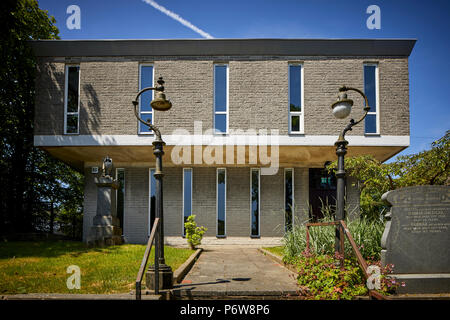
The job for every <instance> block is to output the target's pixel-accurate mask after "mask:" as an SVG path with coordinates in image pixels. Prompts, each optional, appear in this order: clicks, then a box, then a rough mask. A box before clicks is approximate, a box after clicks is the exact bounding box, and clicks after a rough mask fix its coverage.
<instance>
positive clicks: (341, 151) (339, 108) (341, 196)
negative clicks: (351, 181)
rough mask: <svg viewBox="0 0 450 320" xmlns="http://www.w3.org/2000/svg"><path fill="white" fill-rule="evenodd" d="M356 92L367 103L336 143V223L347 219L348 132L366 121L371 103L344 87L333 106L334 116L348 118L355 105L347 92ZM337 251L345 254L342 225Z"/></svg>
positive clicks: (336, 245)
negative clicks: (345, 164) (362, 113)
mask: <svg viewBox="0 0 450 320" xmlns="http://www.w3.org/2000/svg"><path fill="white" fill-rule="evenodd" d="M350 90H352V91H356V92H358V93H359V94H360V95H362V97H363V98H364V101H365V107H364V115H363V116H362V118H361V119H359V120H358V121H356V122H355V120H354V119H350V123H349V124H348V125H347V126H346V127H345V128H344V130H343V131H342V133H341V134H340V135H339V138H338V140H337V141H336V142H335V144H334V145H335V146H336V155H337V156H338V167H337V172H336V178H337V209H336V215H335V221H339V220H344V218H345V210H344V202H345V168H344V157H345V154H346V153H347V145H348V141H347V140H345V134H346V133H347V131H351V130H352V128H353V127H354V126H355V125H357V124H358V123H360V122H361V121H363V120H364V118H365V117H366V115H367V112H368V111H369V110H370V107H369V102H368V100H367V97H366V95H365V94H364V93H363V92H362V91H361V90H359V89H355V88H350V87H346V86H343V87H341V88H339V95H338V100H337V101H336V102H335V103H333V104H332V105H331V108H332V109H333V115H334V116H335V117H336V118H337V119H344V118H346V117H347V116H348V115H349V114H350V112H351V110H352V105H353V100H351V99H348V98H347V91H350ZM335 251H336V252H339V253H341V254H343V252H344V231H343V230H342V228H341V226H340V225H337V226H336V238H335Z"/></svg>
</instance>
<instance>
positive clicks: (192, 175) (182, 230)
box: [181, 168, 194, 238]
mask: <svg viewBox="0 0 450 320" xmlns="http://www.w3.org/2000/svg"><path fill="white" fill-rule="evenodd" d="M187 170H190V171H191V210H190V211H191V215H192V203H193V199H192V194H193V193H194V190H193V189H192V186H193V182H194V170H193V169H192V168H183V182H182V183H183V185H182V192H183V194H182V198H183V203H182V209H181V236H182V237H183V238H184V237H186V235H185V233H184V172H185V171H187Z"/></svg>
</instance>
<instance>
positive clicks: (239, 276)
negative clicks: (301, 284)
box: [173, 247, 297, 297]
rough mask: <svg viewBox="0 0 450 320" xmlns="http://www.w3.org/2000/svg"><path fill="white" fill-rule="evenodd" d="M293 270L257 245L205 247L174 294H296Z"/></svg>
mask: <svg viewBox="0 0 450 320" xmlns="http://www.w3.org/2000/svg"><path fill="white" fill-rule="evenodd" d="M296 290H297V285H296V281H295V277H293V273H292V272H291V271H289V270H287V269H286V268H284V267H283V266H281V265H280V264H278V263H276V262H275V261H273V260H272V259H270V258H269V257H266V256H265V255H263V254H262V253H261V252H259V251H258V249H256V248H254V247H253V248H252V247H236V248H229V247H228V248H220V247H217V248H214V247H210V248H207V249H205V250H204V251H203V252H202V254H201V255H200V258H199V259H198V261H197V262H196V263H195V265H194V266H193V267H192V269H191V271H190V272H189V273H188V274H187V275H186V277H185V278H184V280H183V282H182V283H181V284H179V285H176V286H174V290H173V293H174V294H175V295H177V296H184V297H196V296H198V297H202V296H204V297H206V296H210V297H214V296H217V297H219V296H271V297H274V296H286V295H296V294H297V293H296Z"/></svg>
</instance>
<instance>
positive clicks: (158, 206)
mask: <svg viewBox="0 0 450 320" xmlns="http://www.w3.org/2000/svg"><path fill="white" fill-rule="evenodd" d="M157 83H158V85H157V86H156V87H148V88H144V89H142V90H141V91H139V92H138V94H137V96H136V99H135V100H134V101H133V105H134V114H135V116H136V118H137V119H138V120H139V121H140V122H141V123H143V124H145V125H146V126H148V128H149V130H153V132H154V133H155V136H156V138H155V140H154V141H153V154H154V155H155V157H156V164H155V173H154V177H155V182H156V199H155V215H156V218H159V226H158V230H157V236H156V239H155V242H156V243H155V255H156V256H157V257H158V262H159V266H158V267H157V268H155V266H150V267H149V269H148V273H147V276H146V279H147V280H146V281H147V287H150V286H154V285H155V284H154V283H159V287H160V289H169V288H172V277H173V272H172V269H171V267H170V266H168V265H166V261H165V259H164V220H163V184H162V183H163V181H162V178H163V176H164V174H163V172H162V156H163V155H164V151H163V146H164V145H165V143H164V141H163V140H162V139H161V132H160V131H159V129H158V128H157V127H156V126H154V125H153V124H151V123H150V121H148V122H147V121H144V120H142V119H141V117H140V116H139V111H138V105H139V96H140V95H141V94H142V93H144V92H146V91H149V90H154V91H155V98H154V99H153V100H152V101H151V102H150V105H151V107H152V108H153V109H155V110H158V111H167V110H169V109H170V108H171V107H172V103H171V102H170V101H169V100H167V99H166V95H165V94H164V80H163V78H162V77H160V78H159V79H158V81H157ZM155 269H156V270H155ZM155 273H158V275H159V276H158V279H160V278H161V277H162V281H154V279H155V276H157V275H155ZM155 289H156V288H155Z"/></svg>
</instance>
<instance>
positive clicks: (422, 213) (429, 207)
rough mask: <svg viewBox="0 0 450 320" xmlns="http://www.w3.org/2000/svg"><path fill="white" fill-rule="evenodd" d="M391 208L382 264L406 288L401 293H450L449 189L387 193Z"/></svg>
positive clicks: (412, 188) (423, 189)
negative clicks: (388, 268) (389, 269)
mask: <svg viewBox="0 0 450 320" xmlns="http://www.w3.org/2000/svg"><path fill="white" fill-rule="evenodd" d="M382 199H383V200H385V201H387V202H388V203H389V204H390V205H391V206H392V207H391V209H390V212H389V213H388V214H387V215H386V218H387V219H388V221H387V223H386V227H385V230H384V233H383V236H382V239H381V247H382V251H381V262H382V265H383V266H385V265H388V264H392V265H394V274H393V276H394V277H395V278H396V279H398V280H399V281H401V282H405V286H404V287H399V288H398V293H449V292H450V186H415V187H406V188H401V189H397V190H393V191H389V192H387V193H385V194H384V195H383V197H382Z"/></svg>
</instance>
